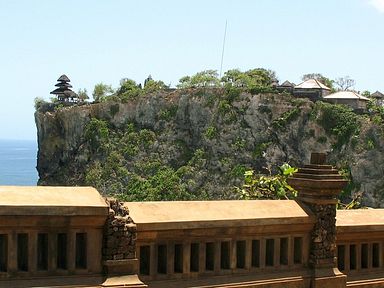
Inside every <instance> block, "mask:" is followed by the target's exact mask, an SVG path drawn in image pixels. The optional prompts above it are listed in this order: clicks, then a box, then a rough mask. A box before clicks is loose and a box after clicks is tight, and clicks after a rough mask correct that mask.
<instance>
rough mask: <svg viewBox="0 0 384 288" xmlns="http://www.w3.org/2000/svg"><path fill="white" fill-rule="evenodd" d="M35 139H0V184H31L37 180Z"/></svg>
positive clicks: (34, 183)
mask: <svg viewBox="0 0 384 288" xmlns="http://www.w3.org/2000/svg"><path fill="white" fill-rule="evenodd" d="M36 164H37V141H35V140H2V139H0V185H18V186H22V185H28V186H30V185H32V186H35V185H36V183H37V180H38V174H37V170H36Z"/></svg>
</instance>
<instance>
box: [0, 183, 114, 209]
mask: <svg viewBox="0 0 384 288" xmlns="http://www.w3.org/2000/svg"><path fill="white" fill-rule="evenodd" d="M0 215H2V216H4V215H10V216H16V215H56V216H75V215H108V205H107V204H106V202H105V200H104V199H103V198H102V197H101V195H100V194H99V192H98V191H97V190H96V189H95V188H92V187H52V186H0Z"/></svg>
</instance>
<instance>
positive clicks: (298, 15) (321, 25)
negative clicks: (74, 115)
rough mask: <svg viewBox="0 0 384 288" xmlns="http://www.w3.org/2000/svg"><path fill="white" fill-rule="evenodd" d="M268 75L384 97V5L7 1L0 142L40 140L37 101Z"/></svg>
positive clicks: (275, 0)
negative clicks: (63, 80)
mask: <svg viewBox="0 0 384 288" xmlns="http://www.w3.org/2000/svg"><path fill="white" fill-rule="evenodd" d="M226 20H227V21H228V28H227V39H226V46H225V54H224V64H223V70H224V71H226V70H228V69H232V68H239V69H242V70H246V69H251V68H257V67H264V68H268V69H272V70H275V71H276V73H277V76H278V78H279V79H280V81H284V80H286V79H288V80H290V81H293V82H295V83H298V82H300V78H301V76H302V75H303V74H305V73H315V72H318V73H322V74H323V75H325V76H327V77H329V78H336V77H340V76H346V75H348V76H350V77H351V78H353V79H355V80H356V86H355V88H356V89H357V90H369V91H371V92H374V91H376V90H381V91H383V92H384V73H383V70H384V57H383V51H384V32H383V31H384V0H373V1H370V0H323V1H310V0H301V1H299V0H289V1H287V0H249V1H245V0H237V1H224V0H221V1H209V0H205V1H200V0H194V1H180V0H179V1H159V0H158V1H154V0H153V1H151V0H145V1H129V0H125V1H117V0H109V1H107V0H105V1H101V0H100V1H98V0H92V1H91V0H82V1H71V0H67V1H56V0H34V1H33V0H25V1H21V0H0V35H1V45H0V83H1V84H2V85H1V86H2V89H1V106H0V123H1V125H0V138H2V139H35V138H36V128H35V124H34V117H33V113H34V108H33V100H34V98H35V97H43V98H46V99H49V97H50V95H49V92H50V91H52V90H53V89H54V84H55V83H56V80H57V78H58V77H59V76H60V75H61V74H66V75H68V77H69V78H70V79H71V80H72V84H73V86H74V89H75V90H76V91H77V90H78V89H79V88H86V89H87V90H88V92H89V94H91V92H92V90H93V87H94V85H95V84H97V83H100V82H103V83H106V84H111V85H112V86H114V87H117V86H118V83H119V81H120V79H121V78H131V79H134V80H135V81H137V82H143V80H144V79H145V78H146V77H147V76H148V74H151V75H152V76H153V78H154V79H160V80H163V81H164V82H165V83H167V84H169V83H171V84H172V85H175V84H177V82H178V79H180V78H181V77H182V76H185V75H191V74H194V73H196V72H198V71H202V70H206V69H216V70H219V69H220V59H221V50H222V42H223V34H224V26H225V21H226Z"/></svg>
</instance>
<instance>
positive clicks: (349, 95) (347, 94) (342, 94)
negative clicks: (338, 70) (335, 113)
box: [323, 91, 369, 101]
mask: <svg viewBox="0 0 384 288" xmlns="http://www.w3.org/2000/svg"><path fill="white" fill-rule="evenodd" d="M323 98H324V99H359V100H363V101H369V99H368V98H367V97H364V96H362V95H360V94H358V93H356V92H355V91H339V92H336V93H332V94H329V95H327V96H324V97H323Z"/></svg>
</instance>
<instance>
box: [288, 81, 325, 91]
mask: <svg viewBox="0 0 384 288" xmlns="http://www.w3.org/2000/svg"><path fill="white" fill-rule="evenodd" d="M295 88H296V89H324V90H331V88H329V87H327V86H325V85H324V84H323V83H321V82H320V81H318V80H316V79H308V80H306V81H304V82H302V83H300V84H299V85H296V86H295Z"/></svg>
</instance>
